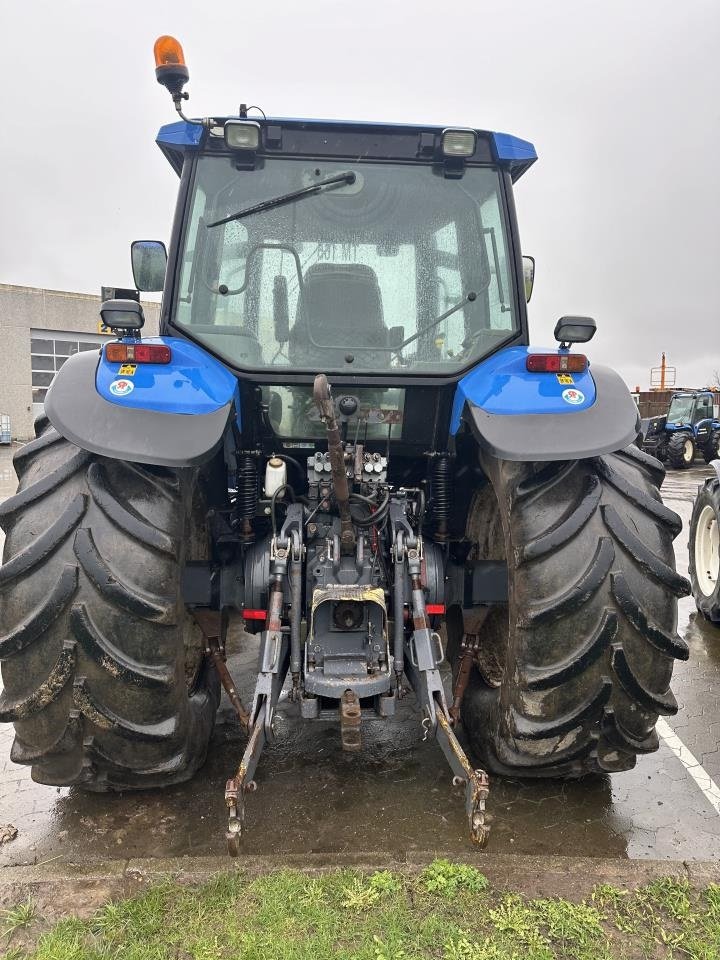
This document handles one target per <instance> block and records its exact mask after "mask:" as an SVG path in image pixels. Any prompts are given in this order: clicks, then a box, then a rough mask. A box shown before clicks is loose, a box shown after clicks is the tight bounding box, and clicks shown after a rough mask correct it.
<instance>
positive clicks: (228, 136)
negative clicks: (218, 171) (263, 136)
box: [225, 120, 260, 150]
mask: <svg viewBox="0 0 720 960" xmlns="http://www.w3.org/2000/svg"><path fill="white" fill-rule="evenodd" d="M259 145H260V124H258V123H254V122H253V121H251V120H228V121H227V123H226V124H225V146H226V147H229V149H230V150H257V148H258V146H259Z"/></svg>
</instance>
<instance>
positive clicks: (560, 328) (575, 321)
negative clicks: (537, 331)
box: [554, 317, 597, 343]
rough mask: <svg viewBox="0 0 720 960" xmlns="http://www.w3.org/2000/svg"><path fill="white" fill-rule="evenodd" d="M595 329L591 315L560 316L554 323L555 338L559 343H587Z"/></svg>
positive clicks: (593, 334)
mask: <svg viewBox="0 0 720 960" xmlns="http://www.w3.org/2000/svg"><path fill="white" fill-rule="evenodd" d="M596 329H597V326H596V323H595V321H594V320H593V318H592V317H560V319H559V320H558V322H557V323H556V324H555V331H554V333H555V339H556V340H558V341H559V342H560V343H587V342H588V340H592V338H593V337H594V336H595V330H596Z"/></svg>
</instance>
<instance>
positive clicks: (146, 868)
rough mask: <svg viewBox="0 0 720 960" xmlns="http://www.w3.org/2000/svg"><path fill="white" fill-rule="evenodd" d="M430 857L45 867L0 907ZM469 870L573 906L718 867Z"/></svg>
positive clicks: (18, 879) (92, 900) (589, 864)
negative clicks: (222, 877)
mask: <svg viewBox="0 0 720 960" xmlns="http://www.w3.org/2000/svg"><path fill="white" fill-rule="evenodd" d="M436 856H437V853H436V852H435V851H414V852H412V853H410V854H408V855H407V856H406V857H405V858H404V859H397V858H392V857H378V856H377V855H373V854H363V853H355V854H353V855H350V856H348V855H347V854H344V855H342V856H338V855H333V854H327V855H325V854H309V855H290V856H277V857H247V858H245V859H243V860H240V861H232V860H230V859H228V858H225V857H178V858H174V859H157V860H156V859H132V860H105V861H95V862H86V863H70V862H67V861H65V862H60V861H58V862H51V863H46V864H39V865H37V866H20V867H4V868H2V869H1V870H0V905H3V906H7V905H13V904H17V903H19V902H22V901H24V900H27V899H28V898H32V899H34V900H36V901H37V902H38V904H39V905H41V906H42V907H43V909H44V911H45V913H46V916H47V914H48V912H49V913H50V914H51V915H52V916H54V917H59V916H63V915H67V914H74V915H78V916H83V917H84V916H89V915H90V914H92V913H93V912H94V911H95V910H97V909H98V908H99V907H100V906H102V904H103V903H106V902H107V901H108V900H114V899H118V898H122V897H129V896H133V895H134V894H137V893H139V892H141V891H142V890H143V889H145V888H146V887H148V886H149V885H151V884H153V883H156V882H158V881H160V880H161V879H165V878H168V877H169V878H172V879H174V880H175V881H176V882H178V883H180V884H183V885H192V884H196V883H202V882H204V881H206V880H208V879H210V878H211V877H212V876H214V875H216V874H219V873H226V872H228V871H231V870H242V871H243V872H244V873H246V874H247V875H249V876H257V875H260V874H263V873H268V872H270V871H273V870H280V869H282V868H286V867H292V868H294V869H297V870H303V871H305V872H307V873H318V872H327V871H329V870H336V869H338V868H340V867H353V868H356V869H363V870H368V871H371V870H377V869H382V868H387V869H394V870H397V871H398V872H402V873H407V874H410V875H412V874H414V873H417V872H419V871H420V870H421V869H422V867H423V866H425V865H426V864H427V863H429V862H430V861H431V860H433V859H434V858H435V857H436ZM453 859H455V860H461V861H464V862H466V863H472V864H473V865H474V866H476V867H478V868H479V869H480V870H482V872H483V873H484V874H485V875H486V876H487V877H488V879H489V880H490V882H491V883H492V885H493V886H494V887H496V888H497V889H499V890H514V891H517V892H518V893H523V894H525V895H526V896H532V897H540V896H543V897H546V896H553V897H565V898H567V899H570V900H579V899H582V898H583V897H586V896H588V895H589V894H590V892H591V890H592V888H593V887H594V886H595V885H596V884H598V883H607V884H612V885H613V886H616V887H620V888H622V889H632V888H635V887H638V886H642V885H643V884H646V883H649V882H651V881H652V880H655V879H657V878H659V877H669V876H671V877H684V878H687V879H688V880H690V882H691V883H692V885H693V886H695V887H704V886H706V885H707V884H709V883H720V862H718V861H710V860H698V861H678V860H621V859H605V858H594V857H552V856H551V857H548V856H542V857H527V856H515V855H502V856H488V855H479V854H477V855H475V856H467V857H454V858H453Z"/></svg>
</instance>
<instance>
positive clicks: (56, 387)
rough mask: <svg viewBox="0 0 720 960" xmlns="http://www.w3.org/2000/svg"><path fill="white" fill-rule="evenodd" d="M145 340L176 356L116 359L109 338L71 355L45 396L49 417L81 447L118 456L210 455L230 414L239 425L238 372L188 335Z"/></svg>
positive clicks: (194, 460) (150, 459)
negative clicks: (146, 360) (165, 359)
mask: <svg viewBox="0 0 720 960" xmlns="http://www.w3.org/2000/svg"><path fill="white" fill-rule="evenodd" d="M128 342H131V341H128ZM142 342H143V343H144V344H153V343H156V344H160V343H163V344H166V345H167V346H169V347H170V350H171V362H170V363H168V364H160V363H141V364H140V363H139V364H126V365H122V364H119V363H111V362H109V361H108V360H107V358H106V356H105V345H103V348H102V349H101V350H100V351H99V352H98V353H95V352H94V351H93V352H87V353H78V354H76V355H75V356H73V357H71V358H70V359H69V360H67V361H66V363H65V364H64V365H63V367H62V369H61V370H60V371H59V372H58V374H57V376H56V377H55V379H54V380H53V383H52V386H51V387H50V389H49V390H48V393H47V396H46V398H45V412H46V413H47V415H48V418H49V419H50V422H51V423H52V425H53V426H54V427H55V429H56V430H57V431H58V432H59V433H61V434H62V435H63V436H64V437H66V438H67V439H68V440H70V441H71V442H72V443H75V444H77V446H79V447H82V448H83V449H84V450H89V451H90V452H91V453H97V454H99V455H101V456H104V457H110V458H112V459H116V460H131V461H135V462H137V463H153V464H158V465H160V466H167V467H186V466H193V465H196V464H199V463H203V462H204V461H206V460H209V459H210V457H212V455H213V454H214V453H215V451H216V450H217V449H218V447H219V446H220V444H221V442H222V438H223V435H224V433H225V429H226V427H227V425H228V423H229V422H230V419H231V417H234V418H235V419H236V421H237V423H238V426H239V425H240V402H239V387H238V381H237V379H236V377H235V376H233V374H232V373H230V371H229V370H227V368H226V367H224V366H223V365H222V364H221V363H220V362H219V361H218V360H216V359H215V358H214V357H212V356H210V355H209V354H207V353H205V351H204V350H202V349H201V348H200V347H198V346H196V345H195V344H193V343H190V342H189V341H187V340H181V339H179V338H175V337H153V338H148V339H146V340H143V341H142ZM121 368H122V372H121Z"/></svg>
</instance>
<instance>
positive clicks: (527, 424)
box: [450, 347, 640, 461]
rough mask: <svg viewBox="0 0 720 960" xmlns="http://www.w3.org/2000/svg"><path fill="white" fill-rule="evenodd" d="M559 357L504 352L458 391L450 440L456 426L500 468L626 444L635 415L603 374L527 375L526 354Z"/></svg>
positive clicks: (595, 369) (634, 429)
mask: <svg viewBox="0 0 720 960" xmlns="http://www.w3.org/2000/svg"><path fill="white" fill-rule="evenodd" d="M533 353H559V351H558V350H557V348H555V349H554V350H538V349H536V348H534V347H509V348H508V349H506V350H502V351H500V352H499V353H496V354H494V355H493V356H492V357H490V358H489V359H488V360H486V361H485V362H484V363H481V364H479V365H478V366H477V367H476V368H475V369H474V370H473V371H472V372H471V373H469V374H467V376H465V377H463V378H462V380H460V382H459V383H458V386H457V391H456V394H455V400H454V403H453V412H452V420H451V424H450V432H451V434H453V435H454V434H456V433H457V432H458V430H459V429H460V425H461V423H462V422H465V423H467V424H468V426H469V427H470V429H471V431H472V432H473V434H474V436H475V437H476V439H477V441H478V443H479V445H480V446H481V447H482V448H483V449H484V450H485V451H486V452H487V453H489V454H490V455H491V456H493V457H496V458H498V459H502V460H515V461H544V460H579V459H584V458H586V457H595V456H599V455H601V454H604V453H612V452H613V451H614V450H620V449H622V448H623V447H626V446H628V445H629V444H631V443H632V442H633V441H634V440H635V437H636V436H637V434H638V431H639V429H640V418H639V414H638V410H637V407H636V405H635V402H634V401H633V399H632V397H631V396H630V392H629V390H628V388H627V387H626V385H625V383H624V382H623V381H622V379H621V378H620V377H619V376H618V374H617V373H615V372H614V371H613V370H611V369H610V368H609V367H603V366H599V365H596V364H594V365H593V366H592V371H590V370H589V369H588V370H586V371H584V372H583V373H572V374H561V373H558V374H555V373H530V372H529V371H528V370H527V367H526V360H527V356H528V354H533Z"/></svg>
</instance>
